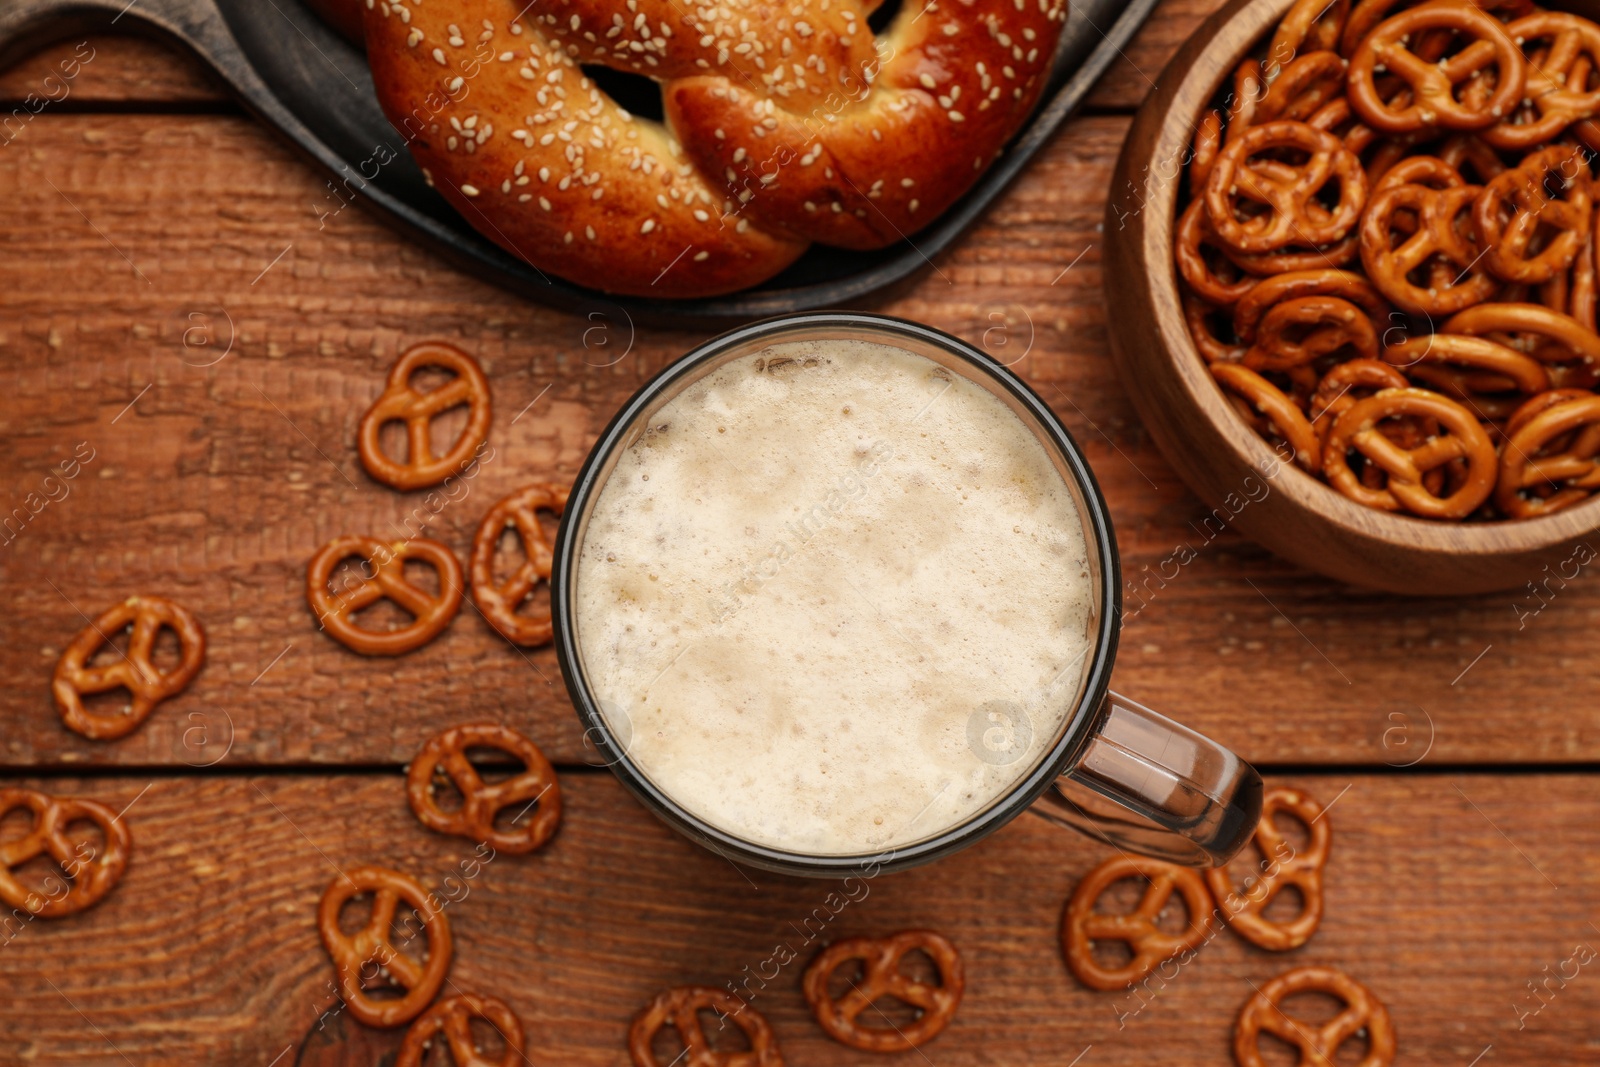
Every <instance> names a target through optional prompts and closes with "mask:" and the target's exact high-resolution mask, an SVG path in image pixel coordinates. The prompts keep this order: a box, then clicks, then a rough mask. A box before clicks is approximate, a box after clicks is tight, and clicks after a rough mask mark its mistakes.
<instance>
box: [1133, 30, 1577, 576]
mask: <svg viewBox="0 0 1600 1067" xmlns="http://www.w3.org/2000/svg"><path fill="white" fill-rule="evenodd" d="M1294 3H1295V0H1240V2H1239V3H1235V4H1231V5H1229V6H1228V7H1225V8H1223V9H1222V10H1220V11H1218V12H1217V14H1216V15H1215V16H1214V17H1213V18H1212V19H1208V20H1207V21H1206V22H1205V23H1204V24H1202V25H1201V27H1200V28H1199V29H1197V30H1196V31H1195V35H1196V37H1198V36H1199V35H1201V34H1208V33H1209V34H1210V35H1211V40H1209V41H1207V42H1206V43H1205V44H1204V45H1203V46H1202V47H1201V48H1200V49H1199V50H1198V52H1197V54H1196V55H1195V58H1194V60H1193V62H1191V64H1190V65H1189V68H1188V69H1187V70H1186V71H1185V72H1184V73H1183V77H1182V79H1181V80H1180V82H1179V83H1178V84H1177V85H1176V86H1174V87H1173V89H1172V90H1171V95H1170V97H1169V98H1168V100H1169V102H1168V103H1167V104H1166V107H1165V112H1164V114H1163V115H1162V116H1161V121H1160V124H1159V127H1158V129H1157V132H1156V137H1155V139H1154V141H1153V144H1152V152H1151V154H1150V159H1149V162H1148V164H1147V165H1146V167H1145V171H1144V179H1143V181H1142V182H1141V184H1142V185H1143V186H1144V189H1143V193H1144V198H1143V199H1144V205H1143V210H1145V211H1148V212H1151V214H1150V216H1149V217H1150V220H1151V222H1152V223H1154V224H1153V225H1146V226H1144V227H1143V241H1144V245H1145V247H1144V250H1143V251H1144V256H1145V259H1146V262H1147V263H1150V264H1159V265H1160V266H1159V267H1156V266H1152V267H1150V269H1148V270H1147V271H1146V279H1145V280H1146V283H1147V284H1148V285H1149V287H1150V300H1151V302H1152V304H1153V305H1154V308H1155V311H1156V315H1155V316H1154V318H1155V323H1156V328H1157V330H1158V332H1159V333H1160V335H1161V338H1162V341H1163V342H1164V344H1165V348H1166V354H1167V362H1168V364H1169V365H1171V367H1172V369H1173V370H1174V371H1175V372H1176V373H1177V380H1178V382H1179V383H1180V385H1181V387H1182V389H1183V393H1184V395H1185V397H1186V398H1187V400H1188V402H1189V403H1190V404H1191V405H1192V406H1193V407H1194V408H1195V409H1197V410H1198V411H1199V412H1200V413H1201V414H1202V415H1204V416H1205V418H1206V420H1207V421H1208V422H1209V423H1210V424H1211V425H1212V426H1213V428H1215V429H1216V430H1217V432H1218V434H1219V435H1220V436H1221V437H1222V439H1223V440H1224V441H1225V442H1226V443H1227V446H1228V447H1229V448H1230V449H1231V450H1232V452H1233V455H1234V458H1235V459H1236V460H1238V461H1239V462H1240V463H1243V464H1248V465H1249V466H1251V467H1254V468H1255V469H1257V470H1263V469H1270V468H1271V467H1272V466H1273V465H1274V464H1281V465H1282V467H1283V468H1284V469H1285V471H1286V473H1287V478H1286V479H1285V480H1281V481H1279V482H1278V488H1279V490H1280V491H1282V492H1284V493H1285V494H1286V495H1287V496H1289V497H1290V498H1291V499H1292V500H1294V501H1295V502H1296V503H1297V504H1299V505H1300V506H1301V507H1303V508H1304V509H1305V510H1307V511H1309V512H1312V513H1313V514H1314V515H1315V516H1316V517H1317V518H1318V519H1319V520H1322V521H1324V522H1327V523H1328V524H1330V525H1331V526H1333V527H1335V528H1336V529H1338V530H1339V531H1340V532H1341V533H1344V534H1348V535H1351V536H1354V537H1359V538H1364V539H1370V540H1375V541H1380V542H1383V543H1385V544H1388V545H1394V546H1400V547H1406V548H1412V549H1418V548H1420V549H1424V550H1430V551H1448V552H1450V553H1452V554H1455V555H1465V556H1485V557H1487V556H1498V555H1502V554H1504V553H1505V552H1506V551H1508V550H1518V551H1529V550H1539V549H1544V548H1553V547H1555V546H1557V545H1561V544H1565V543H1568V542H1570V541H1572V540H1574V539H1575V538H1579V537H1582V536H1584V535H1586V534H1590V533H1593V532H1594V531H1595V530H1596V529H1600V494H1596V495H1595V496H1594V497H1593V498H1591V499H1590V500H1587V501H1585V502H1583V503H1581V504H1578V505H1577V506H1575V507H1571V508H1566V509H1564V510H1562V511H1558V512H1556V513H1555V514H1552V515H1543V516H1537V517H1534V518H1526V519H1497V520H1494V521H1492V522H1460V521H1456V522H1445V521H1440V520H1435V519H1424V518H1421V517H1418V516H1413V515H1407V514H1404V513H1397V512H1389V511H1382V510H1380V509H1378V508H1372V507H1367V506H1365V505H1363V504H1358V503H1356V502H1355V501H1353V500H1351V499H1349V498H1348V497H1345V496H1344V495H1343V494H1341V493H1340V492H1339V491H1338V490H1337V489H1335V488H1333V486H1331V485H1328V484H1327V483H1326V482H1324V481H1321V480H1320V479H1318V478H1316V477H1313V476H1312V475H1311V474H1309V473H1307V472H1306V471H1305V470H1303V469H1302V468H1301V467H1300V466H1299V465H1298V464H1294V463H1284V462H1282V456H1281V455H1280V454H1279V453H1278V452H1276V451H1274V450H1273V449H1272V448H1271V447H1270V446H1269V445H1268V444H1267V442H1266V441H1265V440H1264V439H1263V438H1261V437H1260V436H1259V435H1258V434H1256V433H1255V432H1254V431H1252V430H1251V429H1250V427H1249V426H1248V425H1247V424H1246V423H1245V422H1244V420H1243V419H1242V418H1240V416H1239V414H1238V412H1236V411H1235V410H1234V409H1233V407H1232V405H1230V404H1228V403H1227V402H1226V400H1225V399H1224V396H1223V392H1222V389H1221V387H1220V386H1219V385H1217V383H1216V380H1215V379H1214V378H1212V376H1211V374H1210V372H1209V369H1208V364H1207V363H1206V361H1205V358H1204V357H1203V356H1201V354H1200V351H1199V349H1198V348H1197V347H1196V346H1195V343H1194V339H1193V337H1192V336H1191V335H1190V332H1189V328H1188V323H1187V320H1186V318H1185V316H1184V313H1183V302H1182V299H1181V298H1180V296H1179V290H1178V271H1177V263H1176V260H1175V258H1174V254H1173V249H1174V242H1175V238H1176V233H1177V204H1178V188H1179V184H1180V181H1181V179H1182V178H1183V177H1184V174H1185V173H1186V164H1187V162H1188V158H1189V155H1190V151H1191V145H1192V144H1193V132H1194V130H1195V128H1196V126H1197V125H1198V121H1199V116H1200V114H1201V112H1202V111H1203V110H1204V109H1205V108H1206V107H1208V106H1210V103H1211V101H1212V100H1213V99H1214V98H1215V97H1216V94H1217V91H1218V89H1219V88H1220V87H1221V86H1222V82H1223V79H1225V78H1227V77H1228V76H1230V75H1231V74H1232V72H1233V70H1234V68H1235V67H1237V65H1238V64H1239V63H1240V62H1241V61H1242V60H1243V59H1244V57H1245V56H1246V55H1247V54H1248V53H1249V52H1250V51H1251V50H1252V49H1254V48H1256V47H1257V46H1258V45H1259V44H1260V43H1261V40H1262V37H1263V36H1264V35H1265V34H1267V33H1268V32H1270V30H1271V29H1272V26H1273V25H1274V23H1275V22H1276V21H1277V20H1278V19H1281V18H1282V17H1283V15H1284V14H1285V13H1286V12H1287V11H1288V10H1289V8H1290V7H1291V6H1293V4H1294ZM1241 25H1242V26H1243V27H1244V30H1245V32H1244V33H1243V34H1242V35H1241V37H1240V39H1239V40H1240V43H1238V44H1236V45H1234V46H1232V47H1231V48H1223V47H1220V46H1219V44H1218V38H1219V37H1221V36H1222V31H1223V30H1224V29H1226V28H1229V27H1238V26H1241ZM1186 100H1194V101H1196V103H1195V105H1194V108H1193V112H1192V113H1189V109H1188V108H1187V107H1186V106H1185V103H1184V101H1186ZM1161 160H1167V161H1169V162H1168V165H1167V166H1165V167H1163V166H1162V165H1161V164H1160V162H1159V161H1161ZM1174 324H1176V326H1175V328H1174Z"/></svg>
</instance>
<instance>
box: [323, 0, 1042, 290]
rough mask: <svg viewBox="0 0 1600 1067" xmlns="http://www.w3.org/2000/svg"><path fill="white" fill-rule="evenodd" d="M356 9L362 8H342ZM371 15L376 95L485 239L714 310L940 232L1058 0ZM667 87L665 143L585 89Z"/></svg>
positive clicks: (1024, 85) (511, 3)
mask: <svg viewBox="0 0 1600 1067" xmlns="http://www.w3.org/2000/svg"><path fill="white" fill-rule="evenodd" d="M342 2H357V3H359V2H361V0H342ZM872 6H873V5H872V4H871V2H870V0H867V2H863V0H831V2H829V3H828V4H826V5H824V4H813V3H805V2H802V0H787V2H784V3H763V2H758V0H716V2H715V3H712V0H699V2H698V3H687V4H684V3H678V2H676V0H552V2H551V3H549V4H541V5H537V6H536V7H529V6H527V5H525V4H522V3H518V2H516V0H430V2H429V3H426V4H424V3H422V2H421V0H374V2H373V3H372V4H371V6H370V7H368V9H367V14H366V22H365V25H366V46H367V57H368V61H369V62H370V64H371V66H372V74H373V80H374V83H375V85H376V87H377V92H378V99H379V101H380V102H381V103H382V104H383V107H384V111H385V113H386V114H387V115H388V116H389V120H390V122H391V123H393V124H394V125H395V127H396V128H397V129H398V130H399V131H400V132H401V134H402V135H403V136H404V137H405V138H406V140H407V143H408V146H409V147H410V149H411V151H412V154H413V155H414V156H416V158H417V161H418V163H419V164H420V165H421V166H422V167H423V170H424V173H425V174H426V175H427V176H428V179H429V181H431V182H433V183H434V185H435V187H436V188H437V189H438V190H439V192H440V193H442V194H443V195H444V197H445V199H447V200H449V201H450V202H451V204H452V205H453V206H454V207H455V208H456V209H457V210H458V211H460V212H461V214H462V216H463V218H465V219H466V220H467V221H468V222H469V223H471V224H472V225H473V226H474V227H475V228H476V229H478V230H479V231H480V232H482V233H483V234H484V235H485V236H486V237H488V238H489V239H490V240H493V241H494V242H495V243H496V244H499V245H500V246H501V247H503V248H505V249H507V250H508V251H510V252H512V253H513V254H515V255H517V256H519V257H521V258H522V259H525V260H527V261H528V262H529V263H532V264H533V265H534V266H535V267H537V268H539V269H541V270H549V271H553V272H555V273H557V274H560V275H562V276H563V277H565V278H567V279H569V280H571V281H574V282H577V283H579V284H581V285H588V286H593V287H595V288H600V289H605V290H608V291H612V292H622V293H634V294H640V295H647V296H661V297H684V296H705V295H711V294H714V293H721V292H728V291H731V290H735V289H739V288H743V287H745V286H748V285H753V284H755V283H757V282H759V281H762V280H764V279H766V278H768V277H771V276H772V275H773V274H776V273H777V272H778V271H780V270H782V269H783V268H784V267H786V266H788V265H789V264H790V263H791V262H793V261H794V260H795V259H796V258H797V257H798V256H799V255H800V254H801V253H802V252H803V251H804V250H805V248H806V246H807V244H808V243H809V242H811V241H821V242H825V243H828V244H833V245H839V246H842V247H847V248H861V249H865V248H880V247H883V246H885V245H888V244H891V243H893V242H894V241H897V240H899V239H901V238H902V237H905V236H906V235H907V234H910V233H913V232H915V231H916V230H918V229H921V228H922V227H923V226H925V225H927V224H928V223H930V222H932V221H933V220H934V219H936V218H938V217H939V215H940V214H941V213H942V212H943V211H944V210H945V209H946V208H947V207H949V206H950V204H951V203H953V202H954V201H955V200H956V199H957V198H959V197H960V196H961V195H962V194H963V193H965V192H966V191H967V189H969V188H970V187H971V185H972V183H973V182H974V181H975V180H976V179H977V178H978V176H979V175H981V174H982V173H983V171H984V170H985V169H987V168H988V166H989V164H990V163H992V162H993V160H994V159H995V157H996V156H997V155H998V154H999V153H1000V151H1001V149H1002V148H1003V147H1004V146H1005V143H1006V141H1007V140H1009V139H1010V137H1011V135H1012V134H1013V133H1015V132H1016V130H1017V128H1018V127H1019V126H1020V125H1021V124H1022V122H1023V120H1024V119H1025V118H1026V117H1027V115H1028V113H1029V112H1030V111H1031V110H1032V108H1033V105H1034V103H1035V101H1036V100H1037V99H1038V96H1039V93H1040V92H1041V91H1042V89H1043V87H1044V82H1045V78H1046V75H1047V73H1048V71H1049V69H1050V64H1051V62H1052V60H1053V59H1054V54H1055V49H1056V44H1057V42H1058V40H1059V38H1060V34H1061V27H1062V25H1063V23H1064V22H1065V20H1066V4H1065V2H1064V0H920V2H918V0H912V2H908V3H907V4H906V6H905V7H904V9H903V10H902V11H901V12H900V13H899V14H898V15H897V16H896V18H895V20H894V22H893V23H892V24H891V25H890V26H889V28H888V29H887V30H886V31H885V33H884V34H883V35H882V36H881V37H877V36H875V35H874V33H873V31H872V28H871V27H870V26H868V24H867V14H868V12H869V11H870V10H871V7H872ZM580 64H593V65H601V66H605V67H611V68H614V69H619V70H626V71H629V72H631V73H635V74H641V75H646V76H649V77H652V78H655V79H658V80H660V81H661V82H662V97H663V110H664V112H665V115H666V121H665V122H664V123H657V122H653V121H650V120H647V119H642V118H638V117H635V116H633V115H630V114H629V113H628V112H627V111H625V110H624V109H623V108H622V107H621V106H619V105H618V104H617V103H616V101H614V100H613V99H611V97H609V96H608V95H606V93H605V92H603V91H602V90H601V89H600V88H599V87H598V86H597V85H595V84H594V82H593V81H592V80H591V79H590V78H589V77H588V76H587V75H586V74H585V73H584V72H583V70H582V69H581V67H580Z"/></svg>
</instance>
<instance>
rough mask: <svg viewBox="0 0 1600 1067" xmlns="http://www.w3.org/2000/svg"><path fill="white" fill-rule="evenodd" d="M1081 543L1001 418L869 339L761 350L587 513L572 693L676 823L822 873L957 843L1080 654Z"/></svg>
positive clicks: (1039, 457)
mask: <svg viewBox="0 0 1600 1067" xmlns="http://www.w3.org/2000/svg"><path fill="white" fill-rule="evenodd" d="M1091 589H1092V585H1091V579H1090V570H1089V565H1088V562H1087V553H1086V549H1085V544H1084V532H1083V523H1082V520H1081V518H1080V516H1079V513H1078V508H1077V505H1076V504H1075V502H1074V500H1073V498H1072V495H1071V492H1070V491H1069V489H1068V488H1067V485H1066V484H1065V483H1064V481H1063V480H1062V477H1061V475H1060V474H1059V473H1058V472H1057V470H1056V469H1055V467H1054V466H1053V465H1052V464H1051V462H1050V458H1049V455H1048V453H1047V452H1046V451H1045V449H1044V446H1043V445H1041V444H1040V442H1039V441H1038V440H1037V439H1036V438H1035V437H1034V436H1033V434H1032V433H1031V432H1030V431H1029V430H1028V429H1027V427H1026V426H1024V425H1023V423H1022V421H1021V419H1019V418H1018V417H1017V415H1016V414H1014V413H1013V412H1012V411H1011V410H1010V409H1009V408H1008V407H1007V406H1006V405H1005V404H1004V403H1003V402H1002V401H1000V400H999V399H998V398H996V397H995V396H993V395H992V394H990V393H989V392H988V391H986V390H985V389H984V388H982V387H981V386H979V385H976V384H974V383H973V382H970V381H968V380H967V379H965V378H963V377H961V376H960V375H958V374H954V373H952V372H950V371H948V370H946V369H945V368H943V367H941V366H939V365H938V364H936V363H934V362H933V361H932V360H930V359H927V358H925V357H923V356H919V355H915V354H913V353H910V352H906V351H903V350H901V349H898V348H892V347H889V346H886V345H882V344H876V343H872V342H866V341H842V340H832V341H815V342H802V343H788V344H782V345H775V346H772V347H769V348H766V349H763V350H762V351H760V352H758V353H756V354H753V355H750V356H745V357H741V358H739V359H737V360H734V361H732V362H730V363H727V364H725V365H724V366H722V367H721V368H719V369H717V370H716V371H714V372H712V373H710V374H708V375H707V376H705V377H704V378H702V379H700V380H699V381H698V382H696V383H694V384H693V385H691V386H689V387H688V388H687V389H685V390H684V391H683V392H682V393H680V394H679V395H678V396H676V397H675V398H673V399H672V400H670V401H669V402H668V403H667V404H666V405H665V406H664V407H662V408H661V409H660V410H659V411H657V412H656V414H655V415H653V416H652V417H651V419H650V423H649V428H648V429H647V430H646V431H645V432H644V434H643V435H642V436H641V437H640V438H639V439H638V440H637V441H636V442H635V443H634V444H633V445H632V447H630V448H628V449H627V450H626V451H625V452H624V453H623V454H622V455H621V457H620V459H619V460H618V462H617V465H616V468H615V470H614V471H613V473H612V474H611V476H610V479H609V480H608V481H607V482H606V484H605V486H604V488H603V490H602V491H601V493H600V495H599V498H598V500H597V501H596V503H595V505H594V508H593V511H592V512H591V515H590V519H589V524H588V528H587V530H586V532H585V535H584V541H583V547H582V550H581V554H580V557H579V561H578V575H577V582H576V586H575V608H576V623H577V637H578V644H579V649H580V653H581V655H582V659H583V669H584V672H585V674H586V676H587V679H588V682H589V687H590V689H591V691H592V692H593V693H594V694H595V695H596V696H597V697H598V698H599V700H600V702H601V706H602V708H603V709H604V714H605V716H606V718H607V720H608V725H609V727H610V729H611V731H612V733H613V735H614V737H615V738H616V739H617V740H618V742H619V744H621V745H623V746H624V747H625V750H626V752H627V753H628V755H629V757H630V759H631V760H632V761H633V763H634V764H635V765H636V766H637V767H638V768H639V770H640V771H642V772H643V773H644V774H645V775H646V776H648V777H649V778H650V780H651V781H652V782H654V783H655V784H656V785H657V786H658V787H659V788H660V789H661V790H663V791H664V792H665V793H667V794H668V795H670V796H671V797H672V798H673V799H674V800H676V801H677V802H678V803H679V804H680V805H682V806H683V807H684V808H685V809H687V810H688V811H689V812H691V813H693V814H694V815H696V816H698V817H699V818H701V819H703V820H705V821H706V822H708V823H710V824H711V825H713V826H715V827H718V828H719V829H722V830H724V831H726V832H728V833H730V834H733V835H735V836H737V837H739V838H742V839H744V840H746V841H750V842H754V843H757V844H762V845H766V846H769V847H773V848H778V849H783V850H786V851H790V852H798V853H804V854H811V855H850V854H858V853H869V852H878V851H881V850H883V849H886V848H890V847H894V846H898V845H904V844H909V843H911V842H914V841H917V840H921V839H923V838H926V837H929V836H932V835H934V834H937V833H939V832H941V831H943V830H945V829H948V828H950V827H953V826H955V825H957V824H959V823H961V822H963V821H965V820H966V819H968V818H969V817H971V816H972V815H974V814H976V813H978V812H979V811H981V810H983V809H984V808H985V807H987V806H988V805H989V804H990V803H991V802H993V801H994V800H995V799H996V798H998V797H999V796H1001V795H1002V794H1004V793H1005V792H1006V790H1007V789H1008V788H1009V787H1010V786H1011V785H1012V784H1013V783H1014V782H1015V781H1016V780H1017V779H1018V778H1020V777H1022V776H1023V775H1024V774H1026V773H1027V772H1028V771H1029V770H1030V769H1031V768H1032V767H1033V766H1034V765H1035V764H1036V763H1037V762H1038V759H1039V758H1040V756H1042V755H1043V753H1044V752H1045V751H1046V750H1047V749H1048V747H1049V746H1051V745H1052V744H1053V743H1054V741H1055V740H1056V738H1057V737H1058V736H1059V734H1060V731H1061V728H1062V724H1063V722H1064V720H1065V719H1066V717H1067V716H1068V715H1069V714H1070V712H1071V710H1072V708H1073V706H1074V704H1075V703H1076V701H1077V697H1078V691H1079V687H1080V685H1081V682H1082V677H1083V673H1084V671H1085V669H1086V665H1087V661H1088V659H1089V658H1090V657H1089V652H1090V645H1091V642H1092V629H1093V625H1092V620H1091V612H1092V606H1093V596H1092V592H1091Z"/></svg>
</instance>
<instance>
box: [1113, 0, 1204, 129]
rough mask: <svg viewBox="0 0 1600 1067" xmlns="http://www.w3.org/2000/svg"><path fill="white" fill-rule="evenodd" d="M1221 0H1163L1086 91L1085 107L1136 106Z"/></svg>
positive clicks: (1128, 108) (1118, 109) (1125, 107)
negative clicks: (1182, 45) (1086, 105)
mask: <svg viewBox="0 0 1600 1067" xmlns="http://www.w3.org/2000/svg"><path fill="white" fill-rule="evenodd" d="M1223 2H1224V0H1163V2H1162V4H1161V5H1160V6H1159V7H1157V8H1156V9H1155V11H1154V12H1152V13H1151V15H1150V17H1149V18H1148V19H1146V20H1145V24H1144V25H1143V26H1141V27H1139V32H1138V33H1137V34H1136V35H1135V36H1134V38H1133V41H1132V42H1130V43H1129V44H1128V46H1127V47H1126V48H1124V49H1123V50H1122V54H1121V55H1120V56H1118V57H1117V59H1116V60H1115V61H1114V62H1113V63H1112V64H1111V66H1110V68H1109V69H1107V71H1106V73H1105V75H1104V76H1103V77H1102V78H1101V79H1100V81H1099V83H1098V84H1097V85H1096V86H1095V87H1094V92H1092V93H1090V94H1089V100H1088V106H1089V107H1094V108H1101V109H1105V110H1116V111H1122V110H1131V109H1133V108H1136V107H1138V106H1139V104H1140V103H1142V102H1143V100H1144V98H1145V97H1146V96H1147V95H1148V94H1149V92H1150V90H1151V89H1153V88H1155V86H1156V83H1157V82H1159V81H1160V80H1161V71H1162V68H1163V67H1165V66H1166V65H1167V60H1168V59H1171V58H1172V53H1174V52H1176V51H1177V50H1178V46H1179V45H1181V44H1182V43H1183V42H1184V40H1185V38H1187V37H1188V36H1189V34H1191V33H1193V32H1194V31H1195V29H1196V28H1197V27H1198V26H1199V25H1200V24H1201V23H1202V22H1204V21H1205V20H1206V17H1207V16H1209V15H1210V14H1211V13H1212V12H1213V11H1215V10H1217V8H1219V7H1221V6H1222V4H1223ZM1106 28H1109V27H1106Z"/></svg>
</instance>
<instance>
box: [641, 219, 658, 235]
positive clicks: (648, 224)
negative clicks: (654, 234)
mask: <svg viewBox="0 0 1600 1067" xmlns="http://www.w3.org/2000/svg"><path fill="white" fill-rule="evenodd" d="M655 228H656V220H655V219H645V220H644V225H643V226H640V227H639V232H640V233H649V232H650V231H651V230H653V229H655Z"/></svg>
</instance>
